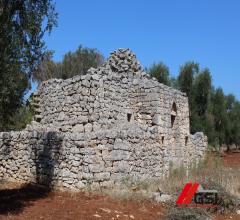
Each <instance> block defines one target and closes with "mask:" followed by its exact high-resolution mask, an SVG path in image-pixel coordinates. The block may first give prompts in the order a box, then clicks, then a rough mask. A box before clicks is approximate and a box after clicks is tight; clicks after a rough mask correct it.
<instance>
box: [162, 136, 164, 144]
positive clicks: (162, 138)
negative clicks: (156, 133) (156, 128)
mask: <svg viewBox="0 0 240 220" xmlns="http://www.w3.org/2000/svg"><path fill="white" fill-rule="evenodd" d="M162 144H164V136H162Z"/></svg>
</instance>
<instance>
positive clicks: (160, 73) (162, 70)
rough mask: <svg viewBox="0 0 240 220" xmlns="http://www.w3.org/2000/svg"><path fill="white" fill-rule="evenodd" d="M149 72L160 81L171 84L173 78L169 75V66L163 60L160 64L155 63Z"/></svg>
mask: <svg viewBox="0 0 240 220" xmlns="http://www.w3.org/2000/svg"><path fill="white" fill-rule="evenodd" d="M148 73H149V75H150V76H151V77H155V78H156V79H157V80H158V82H160V83H163V84H165V85H167V86H170V85H171V80H170V76H169V68H168V67H167V66H166V65H165V64H164V63H162V62H160V63H158V64H155V63H154V64H153V65H152V66H151V67H150V68H149V70H148Z"/></svg>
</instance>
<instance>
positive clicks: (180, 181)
mask: <svg viewBox="0 0 240 220" xmlns="http://www.w3.org/2000/svg"><path fill="white" fill-rule="evenodd" d="M187 182H199V183H201V184H203V185H206V184H207V183H209V182H214V183H216V184H217V185H220V186H221V187H223V188H224V189H225V190H226V191H227V192H228V193H230V194H232V195H235V196H236V197H238V198H240V168H239V167H235V168H233V167H225V166H223V160H222V158H221V157H220V156H218V155H214V156H213V155H211V154H208V155H207V156H206V157H205V159H204V160H203V161H201V162H200V163H199V164H198V165H192V166H191V167H190V168H189V170H188V171H186V169H184V168H183V167H181V168H178V169H172V170H171V171H170V175H169V177H168V178H164V179H162V180H161V181H160V182H159V184H160V187H161V189H162V190H163V191H164V192H168V193H170V194H178V193H179V192H180V191H181V189H182V188H183V186H184V185H185V184H186V183H187Z"/></svg>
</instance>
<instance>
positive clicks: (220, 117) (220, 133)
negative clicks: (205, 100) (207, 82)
mask: <svg viewBox="0 0 240 220" xmlns="http://www.w3.org/2000/svg"><path fill="white" fill-rule="evenodd" d="M212 114H213V115H214V128H215V132H216V143H215V144H219V146H222V145H223V144H224V143H225V130H226V126H227V112H226V102H225V96H224V93H223V91H222V89H221V88H218V89H216V91H215V92H214V94H213V96H212Z"/></svg>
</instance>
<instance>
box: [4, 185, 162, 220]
mask: <svg viewBox="0 0 240 220" xmlns="http://www.w3.org/2000/svg"><path fill="white" fill-rule="evenodd" d="M163 210H164V206H163V205H161V204H156V203H153V202H151V201H146V200H144V201H143V200H142V201H137V200H116V199H112V198H110V197H108V196H105V195H96V194H90V193H85V192H80V193H68V192H49V191H48V190H46V189H44V188H40V187H36V186H32V185H24V186H17V185H10V186H8V189H4V188H3V189H1V190H0V219H13V220H26V219H31V220H34V219H44V220H47V219H58V220H60V219H74V220H75V219H80V220H92V219H104V220H105V219H112V220H114V219H120V220H126V219H137V220H155V219H157V218H158V219H159V218H160V219H161V215H163Z"/></svg>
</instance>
